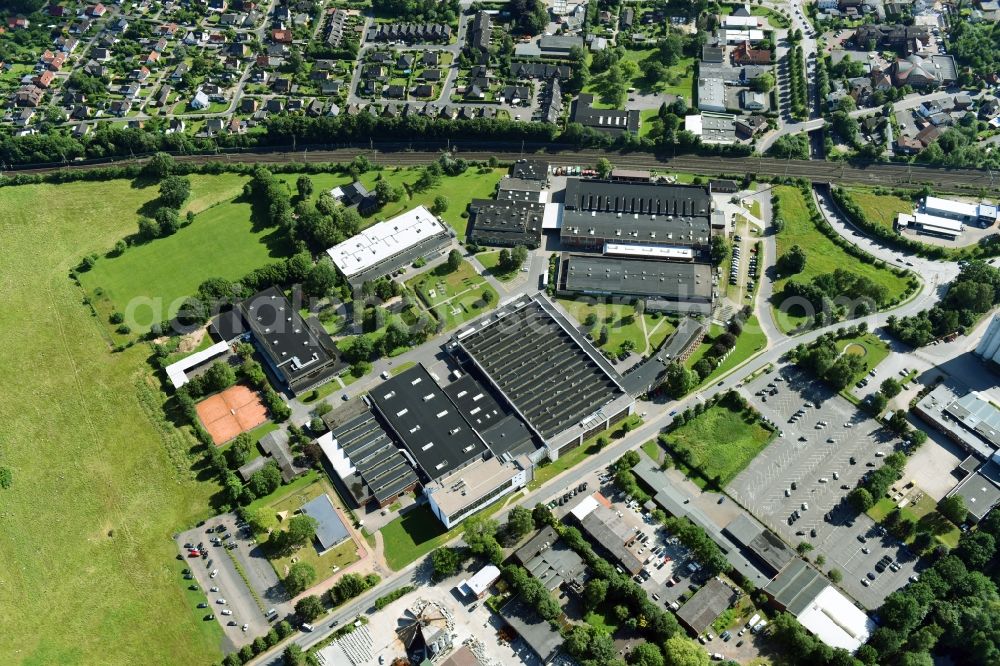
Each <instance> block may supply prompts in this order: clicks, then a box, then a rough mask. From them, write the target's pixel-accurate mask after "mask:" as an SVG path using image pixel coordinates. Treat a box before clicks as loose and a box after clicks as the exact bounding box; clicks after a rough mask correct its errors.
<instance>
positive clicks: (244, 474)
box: [236, 456, 270, 482]
mask: <svg viewBox="0 0 1000 666" xmlns="http://www.w3.org/2000/svg"><path fill="white" fill-rule="evenodd" d="M268 462H270V461H269V460H268V459H267V456H257V457H256V458H254V459H253V460H251V461H250V462H248V463H247V464H245V465H243V466H242V467H240V468H239V469H238V470H236V473H237V474H239V475H240V478H241V479H243V481H244V482H246V481H249V480H250V477H251V476H253V473H254V472H256V471H258V470H260V469H261V468H262V467H264V465H266V464H267V463H268Z"/></svg>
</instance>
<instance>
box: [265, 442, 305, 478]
mask: <svg viewBox="0 0 1000 666" xmlns="http://www.w3.org/2000/svg"><path fill="white" fill-rule="evenodd" d="M260 448H261V449H263V450H264V453H265V454H267V455H269V456H271V457H272V458H274V461H275V462H276V463H278V469H280V470H281V478H282V479H284V481H285V483H288V482H289V481H291V480H292V479H294V478H295V477H297V476H298V475H299V474H302V473H304V472H306V471H307V470H308V468H306V467H300V466H298V465H296V464H295V456H294V455H293V454H292V452H291V450H290V449H289V448H288V433H287V432H285V431H284V430H274V431H272V432H269V433H267V434H266V435H264V436H263V437H261V438H260Z"/></svg>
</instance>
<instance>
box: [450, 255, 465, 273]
mask: <svg viewBox="0 0 1000 666" xmlns="http://www.w3.org/2000/svg"><path fill="white" fill-rule="evenodd" d="M461 265H462V253H461V252H459V251H458V250H452V251H451V252H449V253H448V272H449V273H454V272H455V271H457V270H458V267H459V266H461Z"/></svg>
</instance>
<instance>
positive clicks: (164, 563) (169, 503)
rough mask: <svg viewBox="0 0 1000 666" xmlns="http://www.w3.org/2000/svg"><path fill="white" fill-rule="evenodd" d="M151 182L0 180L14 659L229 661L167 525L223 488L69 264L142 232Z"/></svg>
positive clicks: (0, 554) (0, 457) (6, 645)
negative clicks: (114, 348)
mask: <svg viewBox="0 0 1000 666" xmlns="http://www.w3.org/2000/svg"><path fill="white" fill-rule="evenodd" d="M155 196H156V191H155V189H151V188H145V189H138V188H133V187H132V186H131V184H130V183H129V182H127V181H122V180H117V181H110V182H104V183H86V182H80V183H67V184H62V185H25V186H19V187H4V188H2V189H0V208H2V210H3V211H4V214H3V215H2V216H0V234H2V237H3V239H4V242H3V248H2V249H0V253H2V259H0V263H2V265H3V270H2V271H0V283H2V284H3V288H4V293H5V294H6V297H7V298H8V299H10V300H9V301H8V304H7V307H5V308H3V311H2V312H0V340H2V342H3V344H4V346H5V348H7V349H11V350H13V349H16V350H17V353H16V354H14V353H8V354H4V355H3V356H2V358H0V374H2V375H3V376H4V377H7V378H11V379H12V378H17V381H16V382H12V381H7V382H5V383H4V385H3V389H0V396H2V399H0V419H2V421H3V424H4V428H3V434H2V435H0V464H2V465H5V466H7V467H10V468H11V469H12V470H13V474H14V485H13V486H12V487H11V488H9V489H7V490H0V503H2V506H3V513H4V520H3V529H2V530H0V560H2V561H3V567H4V573H3V576H2V578H3V584H2V585H0V606H2V607H3V608H6V609H8V612H7V613H5V614H4V620H3V623H2V625H3V630H2V631H0V654H3V655H6V656H5V657H4V658H3V661H5V662H6V663H25V664H94V663H100V664H135V663H192V664H204V663H209V662H216V661H218V660H219V659H220V658H221V656H222V653H221V641H222V631H221V629H220V627H219V624H218V623H217V622H204V621H202V619H201V617H202V615H203V614H204V611H198V610H197V609H196V608H195V604H196V603H197V602H199V601H202V600H203V597H202V596H201V595H198V594H194V593H191V592H189V591H188V590H187V589H186V588H187V581H184V580H182V578H181V575H180V570H181V568H183V566H184V565H183V563H181V562H179V561H178V560H177V559H176V556H177V554H178V551H177V548H176V546H175V544H174V543H173V541H172V540H171V535H172V534H174V533H175V532H177V531H178V530H180V529H182V528H185V527H189V526H191V525H193V524H194V523H195V522H197V521H198V520H199V519H201V518H204V517H206V516H207V514H208V507H209V500H210V496H211V495H212V493H213V492H215V491H216V490H217V487H216V486H215V485H213V484H209V483H202V482H197V481H196V480H195V479H194V476H193V473H192V472H191V471H190V468H191V463H192V460H191V458H190V457H189V456H190V455H191V454H190V447H191V446H192V443H193V440H192V438H190V437H189V436H187V435H186V434H185V433H181V432H179V431H177V430H174V429H173V428H172V427H171V426H169V425H168V424H167V423H166V422H165V421H163V419H162V416H161V414H162V400H163V398H162V394H160V392H159V386H158V384H156V383H155V382H152V381H150V380H149V374H150V367H149V366H148V365H147V360H148V359H149V357H150V350H149V348H148V347H146V346H145V345H138V346H136V347H133V348H131V349H128V350H127V351H125V352H122V353H111V351H110V350H109V347H108V343H107V340H106V338H105V337H104V336H105V333H104V330H105V329H104V327H103V325H102V324H101V323H99V322H98V321H96V320H95V319H94V318H93V317H91V315H90V312H89V310H88V309H87V308H86V306H84V305H82V304H81V300H82V297H83V294H82V292H81V291H80V289H79V288H78V287H77V286H76V285H74V284H73V283H72V281H71V280H70V279H69V278H68V272H69V270H70V268H72V267H73V266H74V265H76V264H77V262H78V261H79V260H80V257H81V256H82V255H83V254H85V253H88V252H103V251H105V250H106V249H107V248H109V247H111V246H112V245H113V244H114V243H115V241H117V240H118V239H119V238H122V237H123V236H125V235H127V234H129V233H132V232H133V231H134V229H135V215H136V213H135V212H136V210H137V209H139V208H140V207H141V206H142V205H143V204H145V203H146V202H148V201H149V200H150V199H152V198H154V197H155Z"/></svg>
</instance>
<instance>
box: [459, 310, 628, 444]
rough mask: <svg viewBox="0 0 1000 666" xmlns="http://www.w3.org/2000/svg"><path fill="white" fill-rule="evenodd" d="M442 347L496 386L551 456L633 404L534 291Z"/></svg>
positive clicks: (602, 362)
mask: <svg viewBox="0 0 1000 666" xmlns="http://www.w3.org/2000/svg"><path fill="white" fill-rule="evenodd" d="M448 350H449V351H450V352H452V353H453V354H455V356H456V358H457V359H458V360H459V362H461V363H464V364H466V365H467V366H469V367H470V368H471V369H473V370H474V371H475V373H476V374H477V375H478V376H480V377H482V378H483V379H485V381H486V383H487V384H489V385H490V386H492V387H493V388H494V390H495V391H496V393H497V394H498V395H499V396H500V397H502V398H503V400H504V401H505V402H506V403H507V404H509V405H510V406H511V408H512V409H513V410H514V412H515V413H516V414H517V415H518V416H519V417H520V418H521V419H522V420H523V421H524V423H525V424H526V425H527V426H528V428H529V429H530V430H531V432H532V433H533V434H534V435H535V436H536V437H537V438H538V440H539V441H541V442H542V444H543V445H544V446H545V447H546V450H547V453H548V456H549V457H550V458H551V459H555V458H557V457H558V456H559V455H560V453H561V452H563V451H566V450H569V449H570V448H573V447H575V446H578V445H579V444H582V443H583V440H584V439H586V438H587V437H588V436H590V435H591V434H594V433H597V432H599V431H601V430H604V429H606V428H608V427H610V426H611V425H612V424H614V423H617V422H618V421H620V420H621V419H623V418H625V417H626V416H628V414H630V413H631V412H632V410H633V408H634V406H635V401H634V400H633V398H631V397H630V396H629V395H628V394H627V393H626V392H625V391H624V390H623V389H622V387H621V384H620V379H621V378H620V377H619V376H618V373H617V372H615V370H614V368H612V367H611V365H610V364H609V363H608V361H607V359H605V358H604V357H603V356H602V355H601V354H600V353H598V352H597V351H596V350H595V349H594V348H593V346H592V345H591V344H590V343H589V342H587V341H586V340H585V339H584V338H583V337H582V336H581V334H580V333H579V331H578V330H577V327H576V326H573V325H571V324H570V323H569V322H567V321H566V320H565V318H564V317H563V316H562V315H561V314H560V313H558V312H557V311H556V309H555V308H554V307H553V306H552V304H551V303H549V302H548V301H547V299H546V298H545V297H544V296H542V295H540V294H539V295H536V296H535V297H526V296H525V297H521V298H518V299H516V300H514V301H512V302H511V303H507V304H505V305H502V306H501V307H500V308H499V309H498V310H497V311H495V312H494V313H492V314H490V315H487V316H485V317H483V318H482V319H480V320H479V321H477V322H476V323H474V324H473V325H471V326H468V327H466V328H464V329H462V330H460V331H458V333H456V334H455V336H454V337H453V338H452V340H451V342H450V343H449V345H448Z"/></svg>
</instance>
